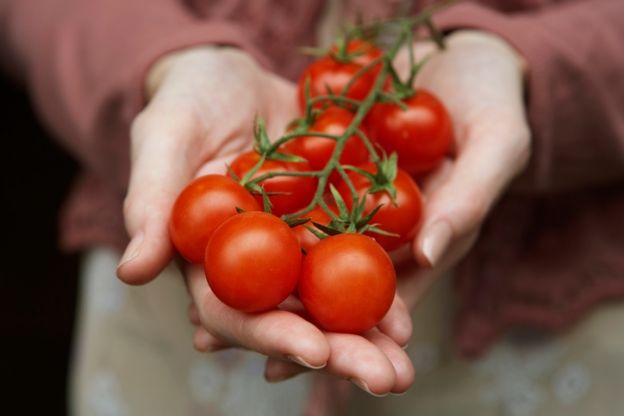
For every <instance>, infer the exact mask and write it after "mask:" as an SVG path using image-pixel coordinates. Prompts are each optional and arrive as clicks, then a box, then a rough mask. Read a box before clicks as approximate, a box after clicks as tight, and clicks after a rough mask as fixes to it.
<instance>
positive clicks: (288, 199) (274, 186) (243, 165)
mask: <svg viewBox="0 0 624 416" xmlns="http://www.w3.org/2000/svg"><path fill="white" fill-rule="evenodd" d="M258 160H260V155H259V154H258V153H256V152H254V151H251V152H247V153H243V154H241V155H240V156H238V157H237V158H236V159H235V160H234V162H232V165H231V166H230V167H231V168H232V171H234V173H235V174H236V175H237V176H238V177H240V178H242V177H243V176H244V175H245V174H246V173H247V172H249V170H251V168H253V167H254V166H255V165H256V163H257V162H258ZM310 170H311V169H310V165H309V164H308V163H307V162H300V163H299V162H298V163H292V162H282V161H278V160H266V161H265V162H264V163H263V164H262V167H261V168H260V169H259V170H258V172H256V174H255V175H254V176H253V177H254V178H255V177H258V176H260V175H264V174H265V173H268V172H304V171H310ZM316 184H317V179H316V178H315V177H312V176H276V177H274V178H271V179H265V180H264V181H262V182H260V186H262V187H263V188H264V190H265V191H266V192H268V193H271V192H275V193H276V194H275V195H269V199H270V200H271V207H272V209H271V211H272V212H273V214H275V215H277V216H280V215H283V214H289V213H291V212H295V211H297V210H299V209H301V208H303V207H305V206H306V205H308V203H310V201H311V200H312V197H313V196H314V192H316ZM256 200H257V201H258V204H259V205H260V206H262V205H263V203H262V195H256Z"/></svg>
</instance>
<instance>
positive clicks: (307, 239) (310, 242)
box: [293, 207, 331, 253]
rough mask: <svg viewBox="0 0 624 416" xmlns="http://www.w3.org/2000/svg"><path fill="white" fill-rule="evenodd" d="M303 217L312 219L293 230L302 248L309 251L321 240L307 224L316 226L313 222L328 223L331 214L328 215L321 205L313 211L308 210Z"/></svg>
mask: <svg viewBox="0 0 624 416" xmlns="http://www.w3.org/2000/svg"><path fill="white" fill-rule="evenodd" d="M302 217H303V218H309V219H310V221H308V222H307V223H305V224H302V225H298V226H296V227H294V228H293V231H294V232H295V235H296V236H297V240H299V244H300V245H301V248H302V249H304V250H305V252H306V253H307V252H308V251H310V249H311V248H312V247H314V246H315V245H316V244H317V243H318V242H319V241H321V240H319V239H318V237H317V236H315V235H314V234H312V233H311V232H310V231H309V230H308V229H307V228H306V226H308V227H313V228H314V224H312V223H313V222H316V223H319V224H323V225H327V224H329V223H330V221H331V218H329V215H327V214H326V213H325V211H323V209H322V208H321V207H316V208H314V209H313V210H312V211H310V212H308V213H307V214H305V215H302Z"/></svg>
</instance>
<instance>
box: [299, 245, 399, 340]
mask: <svg viewBox="0 0 624 416" xmlns="http://www.w3.org/2000/svg"><path fill="white" fill-rule="evenodd" d="M395 288H396V274H395V271H394V267H393V265H392V261H391V260H390V257H389V256H388V254H387V253H386V252H385V250H384V249H383V248H381V246H380V245H379V244H377V243H376V242H375V240H373V239H372V238H370V237H367V236H364V235H361V234H338V235H335V236H331V237H327V238H325V239H323V240H321V241H320V242H319V243H318V244H317V245H315V246H314V247H313V248H312V249H311V250H310V251H309V252H308V255H307V256H305V257H304V259H303V265H302V267H301V278H300V280H299V286H298V290H299V297H300V298H301V301H302V302H303V305H304V307H305V309H306V310H307V311H308V313H309V314H310V316H311V317H312V318H313V320H314V321H315V322H316V323H317V324H318V325H319V326H320V327H321V328H323V329H326V330H328V331H333V332H348V333H354V334H357V333H361V332H364V331H366V330H368V329H370V328H372V327H374V326H375V325H377V323H378V322H379V321H380V320H381V319H382V318H383V317H384V315H385V314H386V312H387V311H388V309H389V308H390V305H391V304H392V300H393V299H394V293H395Z"/></svg>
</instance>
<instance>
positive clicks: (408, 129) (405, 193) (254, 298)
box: [170, 29, 452, 333]
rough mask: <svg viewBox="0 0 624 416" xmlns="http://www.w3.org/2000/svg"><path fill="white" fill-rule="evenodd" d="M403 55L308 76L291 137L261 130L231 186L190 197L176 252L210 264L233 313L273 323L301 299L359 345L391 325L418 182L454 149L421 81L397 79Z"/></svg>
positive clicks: (378, 55)
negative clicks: (417, 84) (385, 323)
mask: <svg viewBox="0 0 624 416" xmlns="http://www.w3.org/2000/svg"><path fill="white" fill-rule="evenodd" d="M410 30H411V29H410ZM402 41H403V42H405V39H403V40H402ZM397 42H398V41H397ZM397 50H398V48H394V51H392V50H391V51H390V52H387V51H386V52H384V51H383V50H382V49H380V48H378V47H377V46H375V45H374V44H373V42H372V41H369V40H365V39H363V38H361V37H359V36H347V37H345V38H342V39H340V40H338V41H337V43H336V44H335V45H334V46H333V47H332V48H331V49H330V50H329V51H327V52H326V53H325V54H324V55H323V56H321V57H320V58H318V59H317V60H315V61H314V62H313V63H312V64H310V65H309V66H308V67H307V68H306V69H305V71H304V72H303V74H302V75H301V78H300V80H299V84H298V86H299V89H298V94H299V103H300V107H301V111H302V117H301V118H300V119H297V120H294V121H293V122H292V123H291V124H290V125H289V126H288V127H287V130H286V133H285V134H284V135H283V136H282V137H281V138H278V139H277V140H274V141H271V140H269V138H268V136H267V133H266V130H265V129H264V126H263V124H262V122H261V121H259V122H258V123H257V126H256V132H255V133H256V146H255V149H254V150H253V151H250V152H247V153H243V154H241V155H240V156H238V157H237V158H236V159H235V160H234V161H233V162H232V164H231V165H230V166H229V167H228V170H229V173H228V175H207V176H203V177H199V178H197V179H195V180H194V181H192V182H191V183H190V184H188V186H187V187H186V188H185V189H184V190H183V191H182V192H181V193H180V195H179V196H178V198H177V200H176V202H175V204H174V207H173V210H172V214H171V221H170V235H171V239H172V242H173V244H174V246H175V247H176V249H177V250H178V252H179V253H180V254H181V255H182V256H183V257H184V258H185V259H186V260H187V261H189V262H192V263H198V264H203V265H204V270H205V273H206V278H207V280H208V283H209V285H210V287H211V289H212V290H213V292H214V293H215V295H216V296H217V297H218V298H219V299H220V300H221V301H223V302H224V303H225V304H227V305H229V306H231V307H233V308H236V309H239V310H242V311H245V312H250V313H251V312H260V311H265V310H269V309H272V308H276V307H277V306H278V305H279V304H280V303H281V302H283V301H284V300H285V299H286V298H287V297H288V296H289V295H291V294H294V295H296V296H297V297H298V298H299V299H300V300H301V302H302V303H303V306H304V308H305V310H306V312H307V314H308V315H309V316H308V317H309V319H310V320H312V321H313V322H315V323H316V324H317V325H318V326H320V327H321V328H324V329H326V330H329V331H336V332H350V333H361V332H363V331H366V330H368V329H370V328H372V327H374V326H375V325H376V324H377V323H378V322H379V321H380V320H381V319H382V318H383V316H384V315H385V314H386V312H387V311H388V309H389V308H390V305H391V303H392V301H393V299H394V294H395V288H396V281H395V280H396V277H395V270H394V267H393V264H392V261H391V260H390V257H389V256H388V254H387V252H388V251H392V250H395V249H397V248H399V247H400V246H402V245H404V244H406V243H408V242H409V241H411V240H412V239H413V238H414V236H415V234H416V232H417V231H418V227H419V224H420V221H421V216H422V201H421V194H420V191H419V188H418V185H417V183H416V182H415V180H414V177H418V176H420V175H423V174H425V173H427V172H429V171H431V170H432V169H434V168H435V167H436V166H438V164H439V163H440V162H441V160H442V159H443V158H444V157H445V155H446V154H447V153H448V151H449V147H450V145H451V142H452V124H451V120H450V117H449V115H448V113H447V111H446V109H445V108H444V106H443V105H442V103H441V102H440V101H439V100H438V99H437V98H436V97H435V96H434V95H432V94H431V93H429V92H427V91H424V90H415V89H413V88H412V85H411V83H412V81H413V76H411V77H410V79H409V80H408V81H407V82H406V81H401V80H400V79H399V77H398V76H397V74H396V71H395V70H394V68H393V66H392V58H393V57H394V55H395V54H396V51H397Z"/></svg>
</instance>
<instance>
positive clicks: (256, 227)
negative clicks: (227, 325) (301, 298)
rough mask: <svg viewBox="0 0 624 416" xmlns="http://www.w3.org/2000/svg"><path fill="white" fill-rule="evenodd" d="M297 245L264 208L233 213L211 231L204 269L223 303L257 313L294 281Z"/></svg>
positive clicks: (282, 296) (288, 290)
mask: <svg viewBox="0 0 624 416" xmlns="http://www.w3.org/2000/svg"><path fill="white" fill-rule="evenodd" d="M300 269H301V250H300V248H299V242H298V241H297V237H295V234H294V233H293V232H292V230H291V229H290V227H288V225H287V224H286V223H285V222H284V221H282V220H280V219H279V218H277V217H276V216H274V215H272V214H268V213H266V212H245V213H242V214H239V215H236V216H234V217H232V218H230V219H228V220H227V221H226V222H224V223H223V224H222V225H221V226H220V227H219V228H217V229H216V230H215V232H214V233H213V235H212V238H211V239H210V241H209V242H208V245H207V246H206V255H205V260H204V271H205V273H206V279H207V280H208V284H209V285H210V287H211V288H212V290H213V292H214V294H215V295H216V296H217V297H218V298H219V299H220V300H221V301H222V302H223V303H225V304H226V305H228V306H231V307H232V308H235V309H238V310H241V311H244V312H260V311H265V310H268V309H272V308H274V307H276V306H277V305H279V304H280V303H281V302H282V301H283V300H284V299H286V298H287V297H288V295H289V294H290V293H291V292H292V291H293V290H294V289H295V287H296V286H297V280H298V278H299V272H300Z"/></svg>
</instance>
